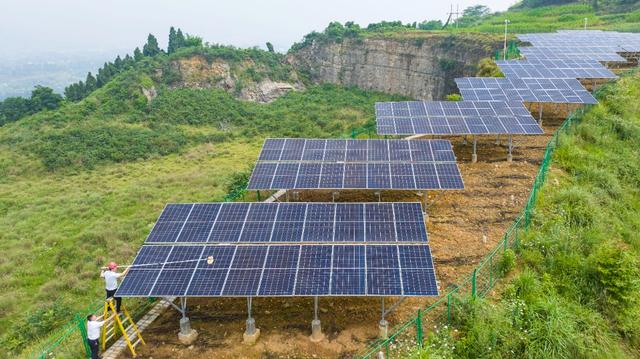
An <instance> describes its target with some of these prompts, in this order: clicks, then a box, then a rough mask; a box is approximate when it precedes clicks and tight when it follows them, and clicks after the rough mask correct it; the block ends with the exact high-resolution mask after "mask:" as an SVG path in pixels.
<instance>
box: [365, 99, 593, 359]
mask: <svg viewBox="0 0 640 359" xmlns="http://www.w3.org/2000/svg"><path fill="white" fill-rule="evenodd" d="M584 111H585V108H582V109H580V110H578V111H576V112H573V113H571V114H570V115H569V117H568V118H567V119H566V120H565V121H564V122H563V123H562V125H561V126H560V128H558V130H556V132H555V133H554V134H553V136H552V138H551V140H550V141H549V142H548V143H547V146H546V149H545V153H544V157H543V160H542V164H541V165H540V168H539V169H538V173H537V175H536V177H535V180H534V182H533V185H532V188H531V192H530V194H529V198H528V200H527V202H526V205H525V207H524V209H523V210H522V212H521V213H520V215H518V217H517V218H516V219H515V220H514V222H513V223H512V224H511V226H509V228H508V229H507V231H506V232H505V234H504V236H503V238H502V240H501V241H500V243H498V245H497V246H496V247H495V248H493V249H492V250H491V252H489V253H488V254H487V255H486V256H485V257H484V258H483V259H482V260H481V261H480V263H479V264H478V265H477V266H476V268H475V269H474V270H473V271H472V272H471V273H470V274H469V275H467V276H466V277H464V278H463V279H462V280H461V281H459V283H458V284H455V285H452V286H450V287H449V288H448V289H447V292H446V293H445V294H444V295H442V296H441V297H439V298H438V300H436V301H435V302H434V303H432V304H431V305H429V306H428V307H426V308H421V309H419V310H418V311H417V313H416V315H415V316H414V317H413V318H411V319H409V320H407V321H405V322H403V323H400V324H398V325H396V326H395V327H394V328H392V329H391V330H390V331H389V332H390V333H391V334H389V336H388V338H387V339H378V340H377V341H375V342H373V343H372V344H371V345H370V346H369V347H367V348H366V349H365V350H364V351H362V352H361V353H360V354H359V355H357V356H356V357H358V358H363V359H365V358H375V357H376V356H377V355H378V353H380V352H382V353H383V354H384V357H385V358H394V357H405V356H407V355H408V354H409V353H412V352H414V351H415V350H418V349H419V348H422V347H423V346H424V345H425V341H426V335H425V334H426V329H425V328H430V327H433V326H434V325H436V326H437V325H445V324H447V325H448V324H451V323H452V320H453V319H455V316H456V313H457V312H458V311H460V310H462V308H463V307H462V304H463V300H464V299H468V298H477V297H485V296H487V295H488V294H489V292H490V291H491V289H492V288H493V287H494V286H495V284H496V282H497V281H498V280H499V279H500V278H501V277H502V276H503V274H504V273H503V272H502V268H501V262H502V260H503V258H504V256H505V255H506V252H507V251H508V250H509V249H511V250H514V254H515V253H517V249H518V246H519V244H520V238H521V237H522V235H524V234H525V232H526V231H527V229H528V228H529V226H530V224H531V217H532V214H533V213H534V206H535V203H536V199H537V198H538V193H539V191H540V189H541V188H542V186H543V185H544V182H545V179H546V176H547V172H548V171H549V166H550V164H551V160H552V156H553V152H554V150H555V149H556V147H557V146H558V144H559V141H560V136H561V135H562V134H563V133H567V132H568V131H569V130H570V129H571V128H572V125H574V124H576V123H577V122H578V121H579V120H580V119H581V118H582V115H583V114H584ZM428 323H430V326H428V325H427V324H428Z"/></svg>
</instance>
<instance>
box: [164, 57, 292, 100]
mask: <svg viewBox="0 0 640 359" xmlns="http://www.w3.org/2000/svg"><path fill="white" fill-rule="evenodd" d="M254 65H255V64H254V63H253V61H251V60H246V61H244V62H243V63H242V65H241V66H240V67H241V68H240V69H235V71H234V69H232V68H231V67H230V66H229V64H228V63H227V62H225V61H223V60H220V59H216V60H213V61H212V62H211V63H209V62H208V61H207V60H206V59H205V58H204V57H202V56H193V57H190V58H184V59H179V60H176V61H173V62H172V63H171V67H172V68H173V70H174V71H176V72H177V73H178V74H179V75H180V79H179V80H178V81H176V82H174V83H173V85H172V87H174V88H175V87H178V88H179V87H189V88H219V89H222V90H225V91H228V92H230V93H233V94H234V95H236V96H237V97H239V98H241V99H243V100H248V101H254V102H270V101H273V100H274V99H276V98H278V97H280V96H282V95H284V94H285V93H287V92H289V91H292V90H299V89H303V88H304V85H303V84H302V82H300V81H299V80H298V79H297V77H296V76H295V75H294V76H292V81H293V82H292V83H287V82H276V81H272V80H271V79H269V78H265V79H263V80H261V81H260V82H259V83H256V82H253V81H251V80H248V79H243V80H242V81H239V80H238V77H237V72H240V71H242V68H249V67H252V66H254Z"/></svg>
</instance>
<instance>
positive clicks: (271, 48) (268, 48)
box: [267, 42, 274, 52]
mask: <svg viewBox="0 0 640 359" xmlns="http://www.w3.org/2000/svg"><path fill="white" fill-rule="evenodd" d="M267 50H268V51H269V52H274V51H273V44H272V43H270V42H267Z"/></svg>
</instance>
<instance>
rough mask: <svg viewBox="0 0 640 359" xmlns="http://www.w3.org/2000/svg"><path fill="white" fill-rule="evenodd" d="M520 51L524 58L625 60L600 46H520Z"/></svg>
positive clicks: (609, 49)
mask: <svg viewBox="0 0 640 359" xmlns="http://www.w3.org/2000/svg"><path fill="white" fill-rule="evenodd" d="M519 50H520V53H521V54H522V55H524V57H525V58H526V59H548V60H551V59H583V60H593V61H605V62H627V60H626V59H625V58H624V57H622V56H620V55H619V54H617V53H616V52H615V51H613V48H602V47H593V48H585V47H520V48H519Z"/></svg>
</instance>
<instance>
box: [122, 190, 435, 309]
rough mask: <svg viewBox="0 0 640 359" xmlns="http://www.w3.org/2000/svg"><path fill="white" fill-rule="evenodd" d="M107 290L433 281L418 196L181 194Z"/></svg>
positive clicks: (366, 287)
mask: <svg viewBox="0 0 640 359" xmlns="http://www.w3.org/2000/svg"><path fill="white" fill-rule="evenodd" d="M209 258H212V261H211V262H210V261H209ZM116 295H117V296H121V297H148V296H152V297H165V296H184V297H240V296H243V297H244V296H337V295H340V296H367V295H375V296H402V295H407V296H409V295H410V296H435V295H438V288H437V284H436V278H435V270H434V266H433V260H432V257H431V251H430V248H429V245H428V239H427V232H426V228H425V226H424V220H423V214H422V209H421V206H420V204H419V203H406V202H401V203H237V202H234V203H187V204H170V205H167V206H166V207H165V209H164V210H163V212H162V214H161V215H160V217H159V218H158V221H157V223H156V224H155V226H154V228H153V230H152V231H151V234H150V235H149V237H148V238H147V240H146V242H145V244H144V245H143V246H142V248H141V249H140V251H139V252H138V255H137V256H136V258H135V260H134V262H133V268H132V269H131V270H130V271H129V273H128V274H127V276H126V277H125V279H124V280H123V281H122V284H121V285H120V287H119V288H118V291H117V292H116Z"/></svg>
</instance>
